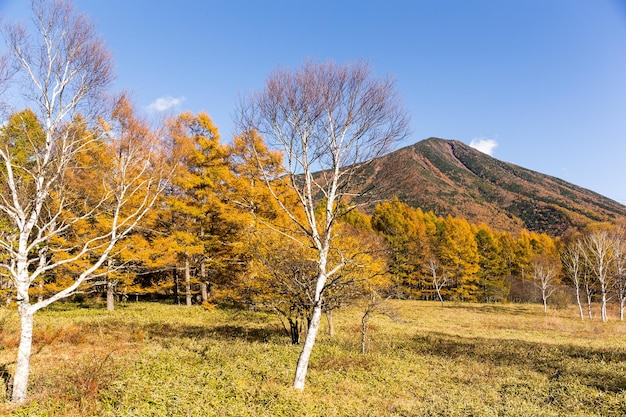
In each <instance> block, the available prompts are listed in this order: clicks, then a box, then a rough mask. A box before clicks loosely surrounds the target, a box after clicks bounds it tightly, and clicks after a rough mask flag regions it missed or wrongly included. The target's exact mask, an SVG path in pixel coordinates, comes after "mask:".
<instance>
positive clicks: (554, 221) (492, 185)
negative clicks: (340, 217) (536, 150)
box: [359, 138, 626, 236]
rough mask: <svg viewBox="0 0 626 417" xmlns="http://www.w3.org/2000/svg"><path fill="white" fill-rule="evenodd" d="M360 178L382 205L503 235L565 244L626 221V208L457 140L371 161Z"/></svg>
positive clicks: (436, 142)
mask: <svg viewBox="0 0 626 417" xmlns="http://www.w3.org/2000/svg"><path fill="white" fill-rule="evenodd" d="M359 176H360V182H361V184H362V185H367V186H371V187H373V190H372V191H371V194H372V197H373V198H374V199H375V200H378V201H380V200H388V199H391V198H394V197H397V198H398V199H399V200H400V201H402V202H405V203H407V204H409V205H411V206H413V207H419V208H421V209H422V210H424V211H433V212H434V213H435V214H437V215H439V216H447V215H452V216H455V217H463V218H465V219H467V220H468V221H470V222H472V223H485V224H487V225H488V226H490V227H492V228H494V229H496V230H503V231H512V232H515V231H519V230H521V229H528V230H532V231H536V232H545V233H548V234H549V235H551V236H559V235H562V234H563V233H565V232H566V231H567V230H568V229H571V228H575V229H581V228H583V227H584V226H585V225H587V224H588V223H590V222H612V223H616V222H618V221H619V220H621V219H623V218H625V217H626V206H624V205H622V204H620V203H618V202H617V201H614V200H611V199H610V198H608V197H605V196H602V195H601V194H599V193H596V192H594V191H591V190H588V189H586V188H583V187H580V186H578V185H575V184H571V183H569V182H567V181H564V180H562V179H560V178H557V177H553V176H550V175H547V174H542V173H539V172H537V171H533V170H530V169H527V168H524V167H521V166H518V165H515V164H512V163H508V162H504V161H501V160H499V159H496V158H494V157H492V156H489V155H487V154H484V153H482V152H480V151H478V150H476V149H474V148H471V147H470V146H468V145H466V144H464V143H463V142H460V141H458V140H449V139H441V138H428V139H424V140H422V141H419V142H417V143H415V144H413V145H409V146H405V147H403V148H400V149H398V150H396V151H393V152H390V153H388V154H386V155H384V156H381V157H379V158H376V159H375V160H372V161H370V163H369V164H366V165H365V166H364V168H363V169H362V171H361V173H360V175H359ZM369 209H370V210H371V209H372V207H371V205H370V207H369Z"/></svg>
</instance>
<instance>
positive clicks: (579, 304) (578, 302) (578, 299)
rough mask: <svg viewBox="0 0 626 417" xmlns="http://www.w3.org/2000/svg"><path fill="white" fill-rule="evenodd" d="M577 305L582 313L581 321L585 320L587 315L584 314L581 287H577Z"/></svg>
mask: <svg viewBox="0 0 626 417" xmlns="http://www.w3.org/2000/svg"><path fill="white" fill-rule="evenodd" d="M576 304H578V311H579V313H580V319H581V320H583V321H584V320H585V315H584V314H583V305H582V302H581V301H580V287H579V286H578V285H576Z"/></svg>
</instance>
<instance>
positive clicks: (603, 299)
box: [602, 288, 609, 322]
mask: <svg viewBox="0 0 626 417" xmlns="http://www.w3.org/2000/svg"><path fill="white" fill-rule="evenodd" d="M608 320H609V316H608V314H607V312H606V291H604V288H603V289H602V321H603V322H607V321H608Z"/></svg>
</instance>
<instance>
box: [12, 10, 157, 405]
mask: <svg viewBox="0 0 626 417" xmlns="http://www.w3.org/2000/svg"><path fill="white" fill-rule="evenodd" d="M32 10H33V17H34V18H33V22H34V29H35V30H34V32H33V33H34V35H33V36H31V34H30V33H29V31H28V30H27V29H26V28H25V26H23V25H19V24H11V23H7V24H5V25H4V26H3V27H2V33H3V35H4V39H5V41H6V44H7V47H8V53H9V55H8V56H7V58H6V59H5V60H4V61H2V62H1V64H2V65H8V66H10V67H11V68H13V69H15V72H14V77H13V78H5V79H4V80H0V81H4V82H5V83H9V82H11V81H13V80H15V81H16V83H14V84H10V85H9V84H4V85H0V87H7V88H8V89H9V90H10V91H11V92H12V94H10V95H5V96H3V98H6V97H7V96H8V97H13V98H14V97H20V99H23V102H19V104H20V105H21V104H22V103H23V104H24V105H25V106H29V107H31V109H32V111H30V110H29V111H24V112H21V113H16V114H14V115H13V116H12V118H11V119H10V121H9V123H7V124H6V125H5V126H4V127H3V129H2V132H1V135H0V176H1V181H0V220H1V222H0V223H2V228H1V229H0V248H1V249H2V251H3V253H4V255H3V256H2V258H1V259H0V274H2V275H4V276H6V277H9V278H10V280H11V281H12V283H13V286H14V287H15V289H16V291H17V302H18V311H19V315H20V319H21V336H20V343H19V349H18V354H17V363H16V369H15V375H14V378H13V392H12V401H14V402H23V401H24V400H25V399H26V390H27V385H28V375H29V369H30V356H31V347H32V337H33V323H34V314H35V313H36V312H37V311H38V310H40V309H42V308H44V307H46V306H48V305H50V304H51V303H52V302H54V301H57V300H59V299H61V298H64V297H67V296H69V295H71V294H72V293H73V292H74V291H75V290H76V289H77V288H79V286H80V285H81V284H83V283H84V282H86V281H87V280H89V279H91V278H93V277H94V276H98V275H99V274H102V273H103V269H104V268H102V267H103V265H105V264H104V263H105V261H106V260H107V258H108V257H109V255H110V254H111V253H112V251H113V249H114V247H115V245H116V244H117V242H118V241H119V240H120V239H122V238H124V237H125V236H127V235H128V234H129V233H130V231H131V230H133V228H135V226H136V225H137V223H138V222H139V221H140V220H141V218H142V217H143V216H144V214H145V213H146V211H147V210H148V209H149V208H150V206H151V204H152V203H153V202H154V199H155V197H156V195H157V194H158V192H159V190H160V184H161V182H160V181H159V178H158V177H159V173H160V171H159V168H158V167H159V165H158V161H157V160H155V159H153V156H154V152H153V151H154V148H153V147H152V145H153V142H152V140H153V139H154V137H153V136H152V135H151V133H149V132H148V131H146V130H145V129H143V130H142V129H137V123H136V119H135V118H133V117H132V115H131V114H130V112H129V111H128V110H129V105H128V102H127V101H126V100H125V99H124V98H122V99H121V100H120V101H118V104H117V105H116V106H115V110H114V112H113V119H115V121H114V122H113V121H112V122H111V123H106V122H104V120H105V119H104V118H99V119H96V116H97V113H98V110H99V109H103V108H105V106H103V105H102V100H101V99H102V97H104V93H105V90H106V88H107V87H108V85H109V83H110V81H111V79H112V64H111V58H110V56H109V53H108V51H107V50H106V48H105V46H104V44H103V43H102V42H101V41H100V40H99V39H98V37H97V36H96V32H95V30H94V28H93V26H92V24H91V23H90V22H89V20H88V19H87V18H86V17H85V16H83V15H81V14H78V13H76V12H75V11H74V10H73V8H72V7H71V5H70V4H69V3H66V2H64V1H54V2H53V1H50V2H48V1H45V0H34V1H33V2H32ZM5 73H7V71H6V70H4V69H0V74H5ZM13 93H15V94H13ZM18 93H21V94H20V95H18ZM5 105H6V106H7V107H12V106H11V103H5ZM97 121H99V122H98V123H96V122H97ZM89 122H91V123H89ZM99 152H100V153H99ZM95 155H108V156H107V157H106V158H93V159H92V160H91V161H93V164H90V163H89V162H88V161H90V159H89V158H91V157H92V156H95ZM100 169H103V170H100ZM94 172H95V173H96V175H92V174H93V173H94ZM90 173H91V174H90ZM89 175H92V176H91V177H90V176H89ZM85 178H91V179H96V178H97V182H94V183H92V184H87V183H85V181H84V179H85ZM87 226H89V227H87ZM71 265H75V269H74V273H75V274H74V280H73V282H72V283H71V284H69V285H68V286H67V287H66V288H64V289H62V290H60V291H58V292H56V293H54V294H53V295H51V296H49V297H47V298H44V297H43V296H42V297H41V299H40V301H37V302H36V303H33V304H31V299H30V295H29V288H30V287H31V285H33V283H34V282H36V280H38V279H41V278H42V277H43V276H45V275H46V274H51V273H52V272H53V271H58V270H60V269H62V268H68V267H70V266H71Z"/></svg>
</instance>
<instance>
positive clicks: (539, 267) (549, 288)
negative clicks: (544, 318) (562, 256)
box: [532, 255, 561, 313]
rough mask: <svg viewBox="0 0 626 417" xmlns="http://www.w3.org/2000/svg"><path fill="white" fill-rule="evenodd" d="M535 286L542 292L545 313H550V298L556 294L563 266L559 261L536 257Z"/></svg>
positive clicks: (533, 265)
mask: <svg viewBox="0 0 626 417" xmlns="http://www.w3.org/2000/svg"><path fill="white" fill-rule="evenodd" d="M532 268H533V284H534V285H535V286H536V287H537V288H539V290H540V291H541V299H542V300H543V312H544V313H547V312H548V298H550V297H551V296H552V294H554V291H556V289H557V286H556V284H557V283H558V282H557V279H558V276H559V271H560V269H561V265H560V264H559V262H558V260H557V259H553V258H551V257H548V256H544V255H539V256H535V257H534V259H533V261H532Z"/></svg>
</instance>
